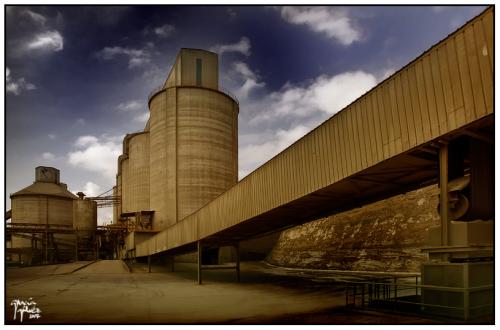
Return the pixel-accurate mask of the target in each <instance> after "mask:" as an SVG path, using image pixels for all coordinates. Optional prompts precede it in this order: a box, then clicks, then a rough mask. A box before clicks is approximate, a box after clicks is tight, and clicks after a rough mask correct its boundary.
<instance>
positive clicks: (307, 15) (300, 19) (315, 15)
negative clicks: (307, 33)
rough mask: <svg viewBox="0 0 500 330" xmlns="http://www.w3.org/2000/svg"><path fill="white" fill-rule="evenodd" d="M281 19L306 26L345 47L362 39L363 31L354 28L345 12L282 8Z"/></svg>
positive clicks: (315, 8)
mask: <svg viewBox="0 0 500 330" xmlns="http://www.w3.org/2000/svg"><path fill="white" fill-rule="evenodd" d="M281 17H282V18H283V19H284V20H286V21H287V22H289V23H292V24H298V25H306V26H307V27H309V28H310V29H311V30H313V31H314V32H318V33H323V34H325V35H326V36H327V37H328V38H331V39H335V40H337V41H338V42H340V43H341V44H342V45H345V46H348V45H350V44H352V43H353V42H356V41H359V40H360V39H361V31H360V30H359V29H357V28H356V27H355V26H353V24H352V22H351V19H350V18H349V16H348V15H347V12H346V11H345V10H338V9H333V8H330V7H289V6H285V7H282V8H281Z"/></svg>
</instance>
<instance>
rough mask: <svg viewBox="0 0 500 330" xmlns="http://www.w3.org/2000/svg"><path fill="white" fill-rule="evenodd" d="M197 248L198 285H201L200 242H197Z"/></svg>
mask: <svg viewBox="0 0 500 330" xmlns="http://www.w3.org/2000/svg"><path fill="white" fill-rule="evenodd" d="M197 246H198V284H201V281H202V279H201V248H202V246H201V241H198V243H197Z"/></svg>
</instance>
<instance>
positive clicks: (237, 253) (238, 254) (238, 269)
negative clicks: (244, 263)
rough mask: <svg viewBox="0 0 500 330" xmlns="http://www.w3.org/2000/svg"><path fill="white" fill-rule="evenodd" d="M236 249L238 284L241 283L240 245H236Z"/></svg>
mask: <svg viewBox="0 0 500 330" xmlns="http://www.w3.org/2000/svg"><path fill="white" fill-rule="evenodd" d="M234 249H235V252H236V279H237V280H238V282H239V281H240V243H239V242H238V243H236V244H235V245H234Z"/></svg>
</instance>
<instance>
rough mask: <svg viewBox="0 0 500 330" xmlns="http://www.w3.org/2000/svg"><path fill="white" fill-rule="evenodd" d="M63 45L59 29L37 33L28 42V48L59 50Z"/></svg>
mask: <svg viewBox="0 0 500 330" xmlns="http://www.w3.org/2000/svg"><path fill="white" fill-rule="evenodd" d="M63 47H64V41H63V37H62V36H61V34H60V33H59V31H48V32H43V33H39V34H37V35H36V36H35V38H34V39H33V40H31V41H30V42H29V43H28V49H40V50H51V51H55V52H58V51H61V50H63Z"/></svg>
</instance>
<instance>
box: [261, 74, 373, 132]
mask: <svg viewBox="0 0 500 330" xmlns="http://www.w3.org/2000/svg"><path fill="white" fill-rule="evenodd" d="M376 83H377V79H376V78H375V76H374V75H372V74H370V73H366V72H364V71H349V72H344V73H341V74H338V75H335V76H332V77H329V76H324V75H323V76H320V77H318V78H316V80H314V82H313V83H312V84H310V85H309V86H305V87H297V86H292V85H290V84H287V85H285V86H284V87H283V88H282V89H281V90H280V91H279V92H274V93H271V94H270V95H269V96H267V97H266V98H264V99H263V100H262V102H263V103H264V104H265V105H261V108H262V109H269V110H268V111H266V112H262V113H260V114H259V115H257V116H256V117H255V118H254V119H253V121H255V122H259V121H262V120H268V119H270V118H273V117H284V116H294V117H305V116H308V115H310V114H311V113H312V112H315V111H319V112H325V113H327V114H329V115H333V114H335V113H337V112H338V111H340V110H342V109H343V108H344V107H345V106H347V105H349V104H350V103H351V102H353V101H354V100H355V99H356V98H358V97H359V96H361V95H362V94H364V93H365V92H367V91H368V90H370V89H371V88H372V87H373V86H375V85H376Z"/></svg>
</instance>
